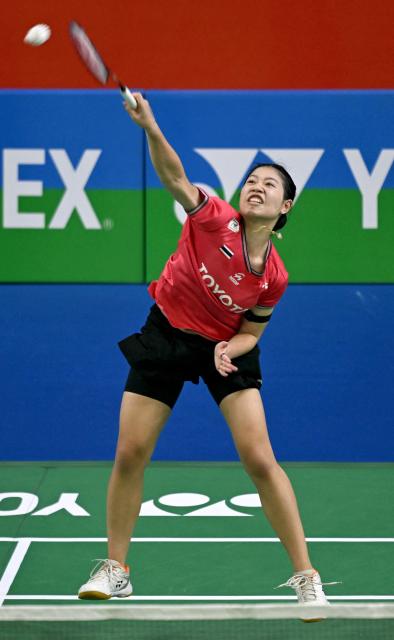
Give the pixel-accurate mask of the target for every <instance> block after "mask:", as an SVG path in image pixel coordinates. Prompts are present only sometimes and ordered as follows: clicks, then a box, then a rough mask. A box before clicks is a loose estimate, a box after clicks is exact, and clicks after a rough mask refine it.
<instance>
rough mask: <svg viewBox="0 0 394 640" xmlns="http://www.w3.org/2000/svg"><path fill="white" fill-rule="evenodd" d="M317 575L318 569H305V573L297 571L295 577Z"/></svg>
mask: <svg viewBox="0 0 394 640" xmlns="http://www.w3.org/2000/svg"><path fill="white" fill-rule="evenodd" d="M314 573H316V569H305V571H295V572H294V575H295V576H313V574H314Z"/></svg>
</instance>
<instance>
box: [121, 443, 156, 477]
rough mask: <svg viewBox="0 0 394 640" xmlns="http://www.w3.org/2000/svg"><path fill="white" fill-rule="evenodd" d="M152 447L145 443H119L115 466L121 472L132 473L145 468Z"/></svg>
mask: <svg viewBox="0 0 394 640" xmlns="http://www.w3.org/2000/svg"><path fill="white" fill-rule="evenodd" d="M149 457H150V448H148V446H147V445H146V444H145V443H140V442H133V443H127V444H124V445H118V448H117V451H116V457H115V466H116V469H117V471H118V472H119V473H131V472H133V471H136V470H138V469H140V468H143V467H144V466H145V465H146V464H147V463H148V461H149Z"/></svg>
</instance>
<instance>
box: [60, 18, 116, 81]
mask: <svg viewBox="0 0 394 640" xmlns="http://www.w3.org/2000/svg"><path fill="white" fill-rule="evenodd" d="M69 33H70V38H71V40H72V43H73V44H74V47H75V49H76V50H77V52H78V54H79V57H80V58H81V60H82V62H83V63H84V65H85V67H86V68H87V69H88V70H89V71H90V73H91V74H92V75H93V76H94V77H95V78H96V80H98V81H99V82H100V83H101V84H107V82H108V80H109V77H110V75H111V72H110V70H109V68H108V67H107V65H106V64H105V62H104V60H103V59H102V57H101V56H100V54H99V52H98V51H97V49H96V47H95V46H94V44H93V42H92V41H91V40H90V38H89V36H88V35H87V33H86V31H85V29H83V27H81V25H80V24H78V22H76V21H75V20H72V21H71V22H70V26H69Z"/></svg>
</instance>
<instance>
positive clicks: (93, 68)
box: [70, 20, 137, 109]
mask: <svg viewBox="0 0 394 640" xmlns="http://www.w3.org/2000/svg"><path fill="white" fill-rule="evenodd" d="M70 37H71V40H72V42H73V44H74V46H75V48H76V50H77V51H78V53H79V56H80V58H81V60H82V62H83V63H84V64H85V66H86V68H87V69H88V70H89V71H90V73H91V74H92V75H93V76H94V77H95V78H96V80H98V81H99V82H100V83H101V84H103V85H105V84H108V82H109V81H110V80H113V82H115V83H116V84H117V85H118V87H119V89H120V92H121V94H122V96H123V98H124V100H126V102H127V103H128V104H129V105H130V107H131V108H132V109H136V108H137V101H136V100H135V98H134V96H133V95H132V94H131V93H130V90H129V89H128V88H127V87H126V86H125V85H124V84H123V82H121V81H120V80H119V78H118V76H117V75H116V74H115V73H113V71H111V69H110V68H109V67H107V65H106V64H105V62H104V60H103V59H102V57H101V56H100V54H99V52H98V51H97V49H96V47H95V46H94V44H93V43H92V41H91V40H90V38H89V37H88V35H87V33H86V31H85V30H84V29H83V28H82V27H81V25H79V24H78V22H75V21H74V20H72V21H71V22H70Z"/></svg>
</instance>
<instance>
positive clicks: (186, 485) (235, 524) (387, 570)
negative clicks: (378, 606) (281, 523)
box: [0, 463, 394, 606]
mask: <svg viewBox="0 0 394 640" xmlns="http://www.w3.org/2000/svg"><path fill="white" fill-rule="evenodd" d="M282 466H283V467H284V468H285V469H286V471H287V473H288V475H289V477H290V479H291V481H292V483H293V486H294V489H295V492H296V495H297V498H298V502H299V507H300V511H301V515H302V518H303V523H304V528H305V533H306V537H307V539H308V543H309V548H310V553H311V557H312V561H313V563H314V565H315V566H316V567H317V568H318V569H319V571H320V573H321V575H322V578H323V580H324V581H327V582H331V581H337V580H338V581H341V584H338V585H335V586H331V587H327V588H326V592H327V595H328V597H329V599H330V600H332V601H338V602H341V601H380V602H386V601H394V582H393V579H392V576H393V569H394V561H393V557H394V554H393V550H394V547H393V543H394V526H393V525H394V518H393V504H394V482H393V480H394V465H390V464H317V463H291V464H283V465H282ZM110 470H111V464H109V463H108V464H107V463H35V464H33V463H25V464H22V463H14V464H11V463H3V464H1V465H0V576H1V577H0V602H1V603H3V604H5V605H20V604H43V603H47V604H59V605H61V604H78V605H79V606H89V603H88V602H86V601H78V600H77V599H76V592H77V590H78V587H79V585H80V584H81V583H82V582H84V581H85V580H86V578H87V576H88V574H89V571H90V570H91V568H92V567H93V564H92V562H91V560H92V559H94V558H105V557H106V555H107V554H106V544H105V535H106V534H105V494H106V486H107V481H108V477H109V474H110ZM133 539H134V542H133V544H132V545H131V548H130V554H129V562H130V564H131V567H132V579H133V584H134V595H133V596H132V597H131V598H130V599H127V600H126V601H125V602H124V604H127V602H129V603H130V600H131V599H132V600H135V601H136V602H146V603H149V602H155V603H156V602H212V601H220V602H244V601H245V602H248V601H249V602H271V603H273V602H278V603H280V602H281V603H283V602H286V601H293V600H294V592H293V591H292V590H289V589H275V587H276V586H277V585H278V584H280V583H282V582H285V581H286V580H287V579H288V577H289V576H290V575H291V567H290V564H289V561H288V558H287V555H286V553H285V551H284V549H283V547H282V545H281V544H280V543H279V541H278V540H277V538H276V534H275V533H274V531H273V530H272V529H271V527H270V525H269V524H268V522H267V521H266V519H265V517H264V514H263V513H262V510H261V508H259V507H258V506H257V496H256V491H255V488H254V486H253V484H252V483H251V481H250V479H249V478H248V477H247V475H246V474H245V472H244V471H243V469H242V467H241V466H240V465H239V464H236V463H234V464H233V463H194V464H193V463H153V464H152V465H151V466H150V467H149V468H148V469H147V471H146V482H145V492H144V504H143V507H142V511H141V516H140V518H139V521H138V524H137V527H136V530H135V532H134V538H133ZM117 604H119V601H117Z"/></svg>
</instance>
